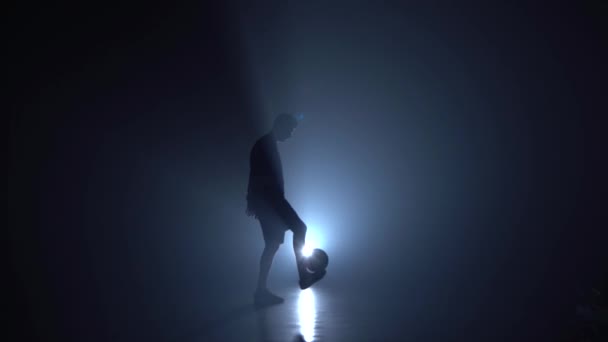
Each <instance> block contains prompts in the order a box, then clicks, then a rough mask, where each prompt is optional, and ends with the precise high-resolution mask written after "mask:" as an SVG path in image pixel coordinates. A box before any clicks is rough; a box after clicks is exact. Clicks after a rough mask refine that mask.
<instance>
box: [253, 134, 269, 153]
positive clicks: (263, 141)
mask: <svg viewBox="0 0 608 342" xmlns="http://www.w3.org/2000/svg"><path fill="white" fill-rule="evenodd" d="M270 144H272V139H271V138H270V134H264V135H262V136H261V137H259V138H258V140H256V141H255V143H254V144H253V148H252V149H254V150H255V149H259V148H267V147H268V146H270Z"/></svg>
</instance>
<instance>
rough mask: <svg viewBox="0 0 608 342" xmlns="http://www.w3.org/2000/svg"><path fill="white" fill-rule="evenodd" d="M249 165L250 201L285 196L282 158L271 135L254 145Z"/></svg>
mask: <svg viewBox="0 0 608 342" xmlns="http://www.w3.org/2000/svg"><path fill="white" fill-rule="evenodd" d="M249 164H250V171H249V185H248V189H247V199H248V200H252V199H261V198H268V197H274V196H283V195H284V186H283V170H282V166H281V158H280V156H279V151H278V149H277V143H276V141H275V140H274V139H273V137H272V135H271V134H266V135H264V136H262V137H261V138H260V139H258V140H257V141H256V143H255V144H254V145H253V148H252V149H251V154H250V158H249Z"/></svg>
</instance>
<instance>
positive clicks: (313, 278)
mask: <svg viewBox="0 0 608 342" xmlns="http://www.w3.org/2000/svg"><path fill="white" fill-rule="evenodd" d="M281 214H282V217H283V218H284V220H285V221H286V222H287V223H288V226H289V227H290V229H291V231H292V232H293V252H294V254H295V256H296V264H297V267H298V274H299V276H300V281H299V283H300V288H301V289H306V288H309V287H310V286H312V285H313V284H314V283H316V282H317V281H319V280H321V279H322V278H323V277H324V276H325V271H321V272H316V273H310V272H309V271H308V270H307V268H306V262H305V261H306V258H305V257H304V255H303V253H302V249H303V248H304V244H305V243H306V231H307V227H306V224H305V223H304V221H302V219H300V216H298V214H297V213H296V211H295V210H294V209H293V208H292V207H291V205H290V204H289V202H287V201H286V200H285V201H284V202H283V206H282V208H281Z"/></svg>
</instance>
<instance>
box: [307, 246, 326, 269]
mask: <svg viewBox="0 0 608 342" xmlns="http://www.w3.org/2000/svg"><path fill="white" fill-rule="evenodd" d="M306 261H307V262H306V268H308V270H309V271H310V272H312V273H317V272H321V271H323V270H324V269H326V268H327V265H328V264H329V256H328V255H327V253H326V252H325V251H324V250H322V249H320V248H315V249H313V251H312V254H311V255H310V256H308V257H306Z"/></svg>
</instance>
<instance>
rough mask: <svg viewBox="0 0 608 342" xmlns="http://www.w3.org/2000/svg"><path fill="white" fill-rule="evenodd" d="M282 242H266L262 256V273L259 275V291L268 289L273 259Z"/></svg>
mask: <svg viewBox="0 0 608 342" xmlns="http://www.w3.org/2000/svg"><path fill="white" fill-rule="evenodd" d="M279 246H280V244H279V243H276V242H266V245H265V246H264V251H263V252H262V256H261V257H260V273H259V275H258V291H262V290H266V289H267V281H268V274H269V273H270V267H271V266H272V260H273V259H274V255H275V254H276V253H277V250H278V249H279Z"/></svg>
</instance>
